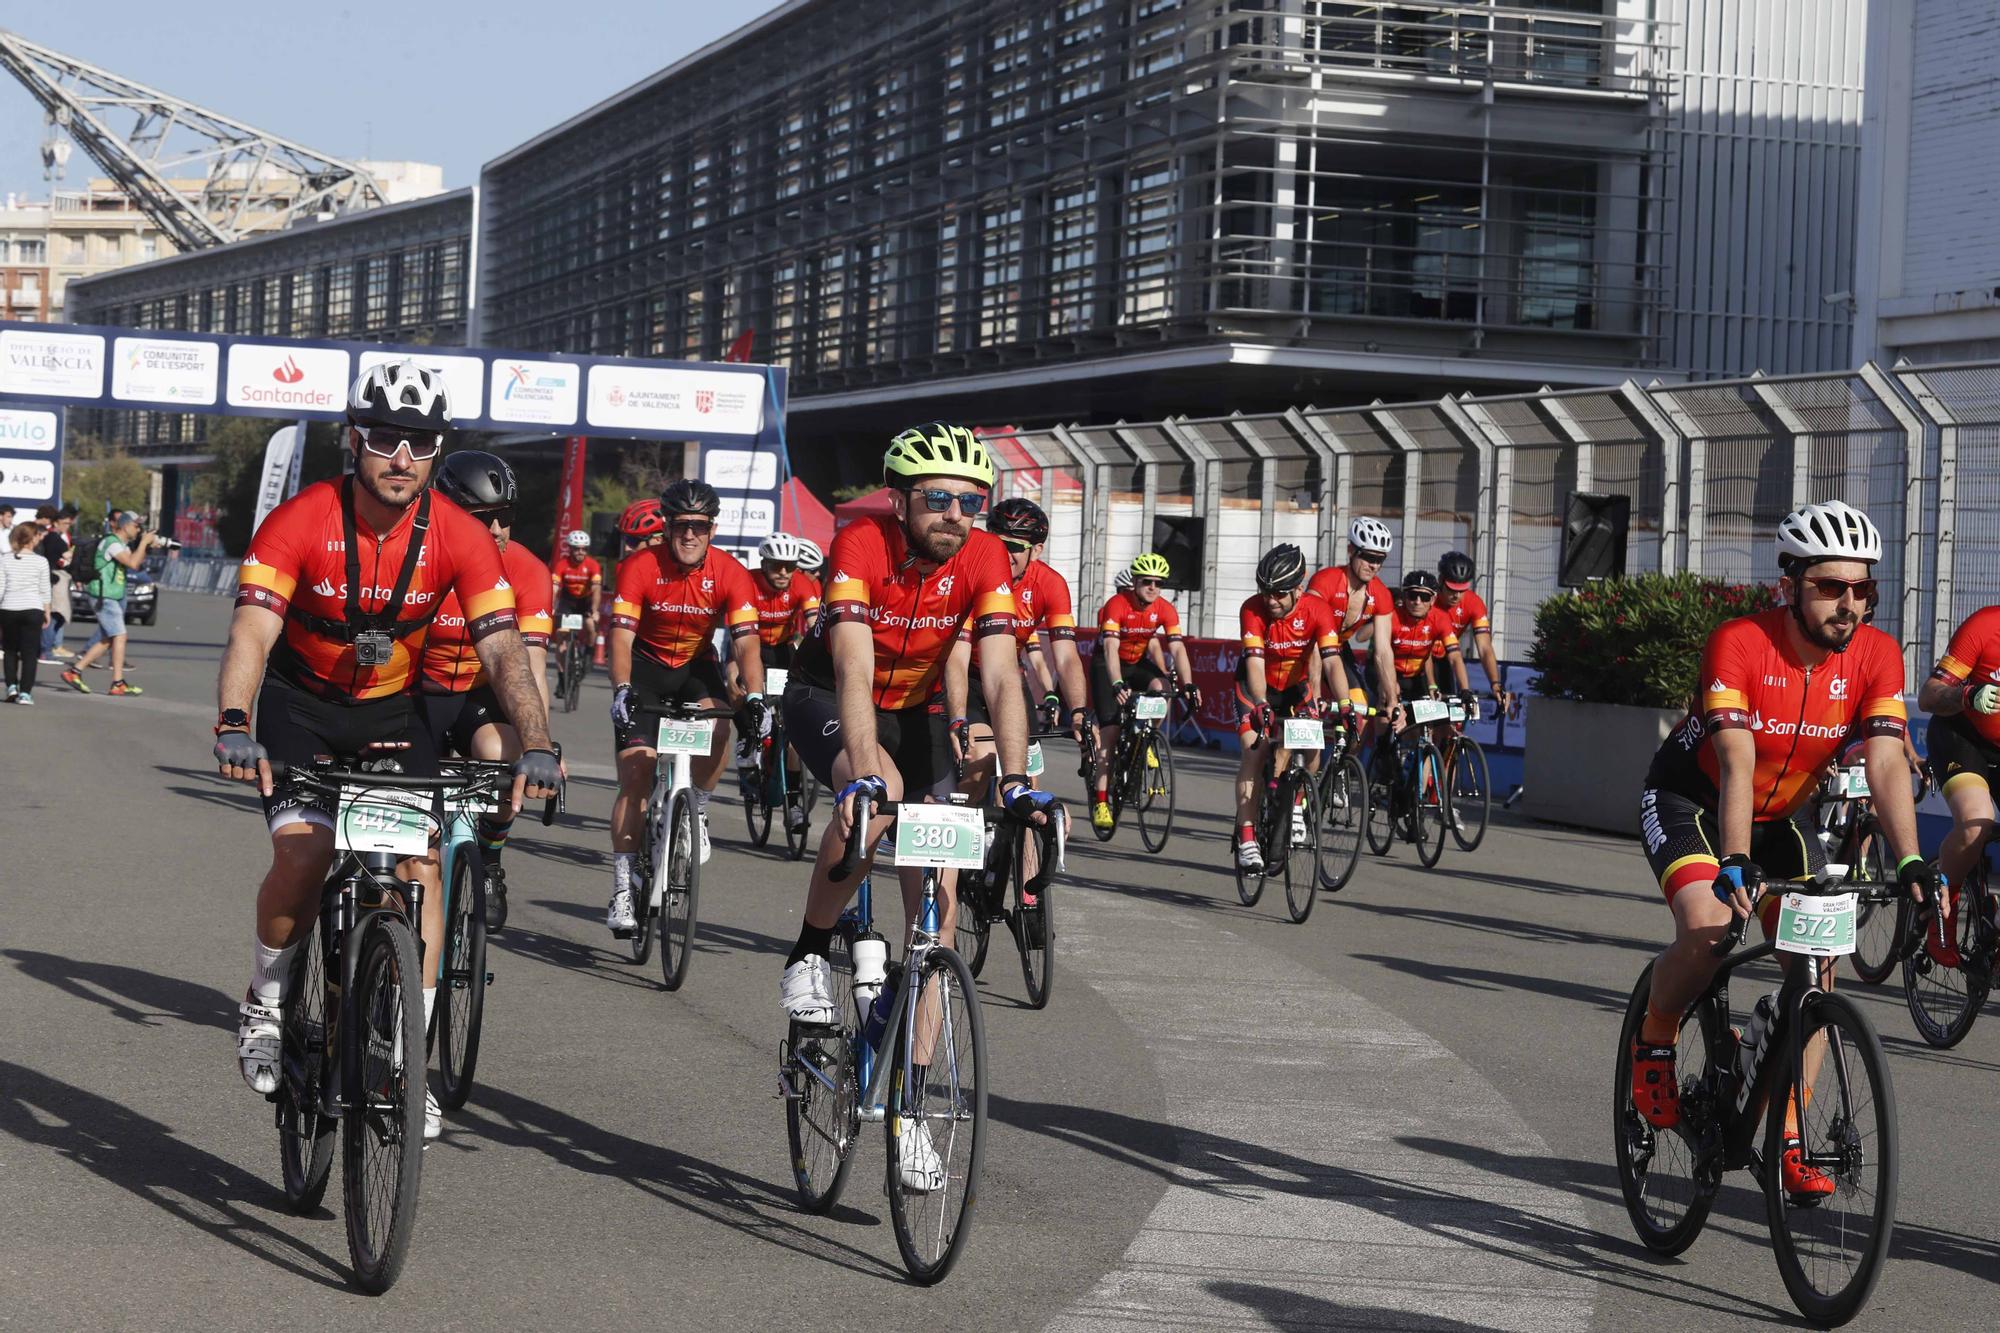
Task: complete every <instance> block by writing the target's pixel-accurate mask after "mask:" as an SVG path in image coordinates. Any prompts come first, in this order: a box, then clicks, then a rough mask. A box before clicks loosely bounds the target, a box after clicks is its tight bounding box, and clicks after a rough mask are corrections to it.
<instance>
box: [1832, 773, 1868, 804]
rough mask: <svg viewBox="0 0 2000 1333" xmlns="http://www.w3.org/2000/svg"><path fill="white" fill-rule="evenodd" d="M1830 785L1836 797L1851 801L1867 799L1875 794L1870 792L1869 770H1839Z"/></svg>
mask: <svg viewBox="0 0 2000 1333" xmlns="http://www.w3.org/2000/svg"><path fill="white" fill-rule="evenodd" d="M1829 785H1831V786H1832V788H1833V794H1834V795H1836V796H1844V797H1847V798H1849V799H1859V798H1866V797H1868V796H1870V795H1872V794H1873V793H1871V792H1870V791H1869V790H1868V770H1867V769H1865V768H1837V769H1835V770H1834V772H1833V779H1832V782H1831V783H1830V784H1829Z"/></svg>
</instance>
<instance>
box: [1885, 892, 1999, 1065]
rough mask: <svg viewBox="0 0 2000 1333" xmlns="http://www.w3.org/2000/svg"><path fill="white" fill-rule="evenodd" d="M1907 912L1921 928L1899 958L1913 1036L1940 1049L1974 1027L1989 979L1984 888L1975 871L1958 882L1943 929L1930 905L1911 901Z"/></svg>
mask: <svg viewBox="0 0 2000 1333" xmlns="http://www.w3.org/2000/svg"><path fill="white" fill-rule="evenodd" d="M1910 911H1911V917H1912V919H1911V921H1910V930H1911V932H1912V933H1913V934H1914V933H1916V932H1922V937H1921V938H1920V939H1918V940H1917V941H1915V943H1916V949H1915V951H1914V952H1912V953H1911V954H1910V955H1909V957H1907V958H1905V959H1904V960H1903V1000H1904V1002H1905V1003H1906V1004H1908V1005H1909V1007H1910V1019H1911V1021H1912V1022H1914V1023H1915V1024H1916V1027H1917V1035H1918V1036H1920V1037H1922V1038H1923V1039H1924V1040H1925V1041H1926V1042H1927V1043H1929V1044H1930V1045H1932V1046H1935V1047H1937V1048H1939V1049H1940V1050H1944V1049H1948V1048H1950V1047H1953V1046H1956V1045H1958V1043H1960V1042H1961V1041H1964V1040H1965V1034H1966V1033H1968V1032H1970V1031H1972V1024H1973V1022H1974V1021H1975V1020H1976V1019H1977V1018H1978V1017H1979V1009H1980V1006H1981V1005H1983V1004H1985V1003H1986V992H1987V990H1988V988H1989V987H1990V986H1991V985H1992V984H1993V978H1992V974H1991V971H1990V970H1989V969H1990V967H1991V963H1990V959H1989V956H1988V954H1987V952H1986V949H1985V947H1984V943H1983V942H1984V938H1985V934H1986V932H1985V931H1984V929H1982V925H1981V923H1982V921H1983V920H1984V918H1985V915H1986V887H1985V885H1984V884H1983V883H1981V880H1980V877H1979V876H1978V875H1976V874H1975V875H1973V876H1971V877H1968V878H1967V879H1966V881H1965V883H1964V884H1962V885H1960V886H1959V890H1958V892H1956V893H1954V894H1952V895H1951V903H1950V906H1949V907H1948V908H1947V909H1946V911H1945V914H1944V930H1943V932H1942V934H1940V932H1939V930H1938V926H1937V920H1936V918H1935V917H1934V916H1933V915H1932V914H1931V909H1930V907H1929V906H1928V905H1923V906H1919V905H1916V904H1912V905H1911V908H1910Z"/></svg>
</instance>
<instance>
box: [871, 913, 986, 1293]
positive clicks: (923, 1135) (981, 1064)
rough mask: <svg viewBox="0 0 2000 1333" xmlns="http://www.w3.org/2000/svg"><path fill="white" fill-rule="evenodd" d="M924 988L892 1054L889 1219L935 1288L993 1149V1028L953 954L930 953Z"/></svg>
mask: <svg viewBox="0 0 2000 1333" xmlns="http://www.w3.org/2000/svg"><path fill="white" fill-rule="evenodd" d="M904 984H905V985H914V986H916V988H917V989H915V990H913V991H912V992H911V993H910V997H911V998H910V1003H909V1005H908V1006H907V1007H906V1008H905V1009H904V1010H903V1022H902V1024H901V1026H900V1027H899V1028H898V1030H897V1031H896V1032H895V1033H894V1034H892V1036H891V1038H890V1041H891V1042H892V1043H893V1045H892V1046H891V1049H890V1050H889V1051H886V1052H885V1053H884V1054H885V1055H886V1056H888V1058H891V1059H893V1060H894V1061H895V1062H896V1063H895V1066H894V1068H893V1069H892V1071H891V1075H890V1078H891V1081H890V1094H889V1099H890V1100H889V1114H888V1117H887V1128H888V1144H889V1163H888V1182H889V1218H890V1221H891V1222H892V1223H893V1224H894V1227H895V1231H896V1248H897V1249H898V1250H900V1251H901V1252H902V1255H903V1267H904V1268H905V1269H906V1270H908V1272H909V1274H910V1276H911V1277H912V1278H914V1279H916V1280H917V1281H918V1282H920V1283H922V1284H924V1285H925V1286H929V1285H930V1284H931V1283H934V1282H936V1281H938V1280H939V1279H940V1278H942V1277H943V1276H944V1275H945V1274H946V1273H948V1272H950V1271H951V1266H952V1264H953V1263H955V1262H956V1261H957V1259H958V1256H959V1254H960V1253H961V1252H962V1251H963V1250H964V1248H965V1241H966V1238H967V1236H969V1235H970V1234H971V1231H972V1205H973V1200H974V1198H975V1197H976V1195H977V1193H978V1189H979V1169H980V1164H981V1162H982V1160H983V1159H984V1156H985V1149H986V1031H985V1028H984V1026H983V1025H982V1021H981V1017H980V1012H979V997H978V996H977V995H975V994H974V993H973V989H972V985H973V983H972V974H971V973H970V972H968V971H967V970H966V967H965V962H964V960H963V959H961V958H960V957H959V956H958V955H957V954H955V953H953V952H952V951H951V950H949V949H944V948H937V949H931V950H929V951H928V952H926V953H925V954H924V957H923V961H922V963H921V965H920V967H919V968H918V969H917V970H916V972H915V973H914V974H912V973H910V972H906V973H905V974H904Z"/></svg>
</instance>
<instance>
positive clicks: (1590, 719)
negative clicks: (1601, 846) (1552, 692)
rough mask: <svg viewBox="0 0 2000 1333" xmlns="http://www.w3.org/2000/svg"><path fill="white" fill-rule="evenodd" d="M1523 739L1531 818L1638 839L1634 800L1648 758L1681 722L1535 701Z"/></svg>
mask: <svg viewBox="0 0 2000 1333" xmlns="http://www.w3.org/2000/svg"><path fill="white" fill-rule="evenodd" d="M1529 707H1530V708H1531V709H1532V710H1533V712H1534V725H1533V727H1532V728H1531V729H1530V731H1529V733H1528V752H1527V771H1526V776H1525V778H1524V781H1525V783H1526V786H1527V790H1526V792H1524V793H1523V795H1522V797H1521V808H1522V810H1523V812H1524V813H1526V814H1527V815H1528V816H1529V817H1530V818H1533V819H1546V820H1548V821H1550V822H1551V823H1556V824H1576V825H1579V826H1581V827H1583V828H1593V829H1602V830H1604V831H1605V832H1607V833H1628V834H1632V833H1637V832H1638V831H1639V792H1640V790H1641V788H1642V787H1643V785H1644V783H1645V779H1646V770H1647V768H1649V767H1650V766H1651V765H1652V762H1653V752H1654V751H1655V750H1658V749H1659V748H1660V742H1661V741H1663V740H1665V739H1666V738H1667V733H1668V732H1669V731H1671V730H1673V728H1674V725H1675V724H1676V723H1678V722H1679V721H1680V720H1681V718H1682V717H1683V716H1685V714H1683V713H1682V712H1681V710H1679V709H1677V708H1634V707H1631V706H1629V705H1626V704H1586V703H1578V702H1577V701H1576V700H1574V699H1543V698H1537V699H1535V700H1534V701H1533V702H1532V703H1531V704H1530V705H1529Z"/></svg>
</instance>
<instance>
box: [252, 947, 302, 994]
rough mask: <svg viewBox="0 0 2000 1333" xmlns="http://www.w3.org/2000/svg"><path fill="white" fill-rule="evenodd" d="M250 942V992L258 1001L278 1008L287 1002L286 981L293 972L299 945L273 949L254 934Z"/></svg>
mask: <svg viewBox="0 0 2000 1333" xmlns="http://www.w3.org/2000/svg"><path fill="white" fill-rule="evenodd" d="M250 943H251V946H252V948H251V959H252V961H251V966H250V993H251V994H252V995H254V996H255V997H256V998H257V1003H259V1004H261V1005H265V1006H268V1007H269V1008H272V1009H276V1008H277V1007H278V1006H279V1005H281V1004H283V1003H284V1002H285V982H286V981H287V980H288V979H289V977H290V974H291V970H292V955H293V954H295V953H297V952H298V949H299V946H298V945H296V944H288V945H286V946H285V947H284V948H282V949H272V948H268V947H266V946H265V944H264V941H262V940H260V939H257V938H255V937H254V936H253V937H252V938H251V941H250Z"/></svg>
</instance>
